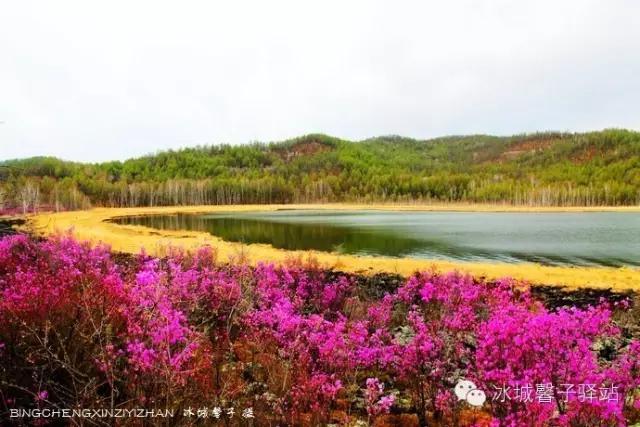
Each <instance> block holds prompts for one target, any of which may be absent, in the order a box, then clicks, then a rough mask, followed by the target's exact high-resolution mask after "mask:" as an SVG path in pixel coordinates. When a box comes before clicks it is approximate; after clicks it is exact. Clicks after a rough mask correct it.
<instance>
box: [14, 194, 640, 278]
mask: <svg viewBox="0 0 640 427" xmlns="http://www.w3.org/2000/svg"><path fill="white" fill-rule="evenodd" d="M277 209H333V210H335V209H345V210H348V209H380V210H414V211H419V210H422V211H425V210H429V211H435V210H438V211H486V212H490V211H494V212H498V211H509V212H523V211H527V212H533V211H539V212H557V211H562V212H577V211H639V209H638V208H637V207H620V208H619V207H611V208H535V209H533V208H522V207H509V206H488V205H348V204H314V205H238V206H188V207H154V208H97V209H92V210H87V211H73V212H60V213H42V214H37V215H32V216H30V217H29V218H28V221H27V226H26V227H27V228H28V229H29V230H30V231H32V232H34V233H36V234H40V235H50V234H53V233H57V232H66V231H69V230H71V232H72V233H73V234H74V235H75V236H76V237H77V238H79V239H82V240H89V241H91V242H93V243H99V242H101V243H106V244H108V245H110V246H111V247H112V248H113V249H114V250H117V251H123V252H129V253H138V252H139V251H140V250H141V249H142V248H144V249H145V250H146V251H147V252H148V253H150V254H155V255H162V254H164V253H166V249H167V248H168V247H170V246H172V247H182V248H184V249H187V250H190V249H194V248H197V247H200V246H202V245H211V246H213V247H215V248H217V251H218V254H219V257H220V259H223V260H224V259H229V258H230V257H237V256H239V255H242V256H244V257H246V258H247V259H248V260H249V261H250V262H251V263H254V264H255V263H256V262H259V261H266V262H282V261H284V260H286V259H287V258H292V257H305V258H306V257H309V256H311V257H313V258H315V259H317V260H318V262H319V263H320V264H321V265H323V266H326V267H332V268H336V269H339V270H342V271H348V272H358V273H367V274H370V273H376V272H392V273H399V274H403V275H408V274H411V273H413V272H415V271H416V270H425V269H431V268H435V269H437V270H439V271H446V270H454V269H456V270H460V271H465V272H469V273H471V274H473V275H475V276H481V277H487V278H490V279H492V278H499V277H507V276H509V277H514V278H516V279H521V280H525V281H528V282H530V283H534V284H550V285H564V286H568V287H594V288H613V289H616V290H626V289H634V290H640V269H638V268H628V267H625V268H608V267H602V268H600V267H588V268H587V267H549V266H541V265H538V264H534V263H521V264H508V263H497V262H496V263H488V262H484V263H466V262H451V261H442V260H416V259H392V258H383V257H366V256H353V255H340V254H335V253H328V252H318V251H305V252H303V251H286V250H281V249H276V248H273V247H272V246H270V245H262V244H251V245H243V244H240V243H231V242H225V241H223V240H221V239H220V238H218V237H215V236H212V235H210V234H208V233H204V232H196V231H167V230H155V229H151V228H147V227H141V226H131V225H116V224H113V223H109V222H105V220H108V219H110V218H114V217H118V216H126V215H143V214H171V213H178V212H182V213H199V212H223V211H224V212H246V211H256V210H263V211H273V210H277Z"/></svg>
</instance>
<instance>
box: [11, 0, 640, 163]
mask: <svg viewBox="0 0 640 427" xmlns="http://www.w3.org/2000/svg"><path fill="white" fill-rule="evenodd" d="M639 17H640V2H638V1H632V0H630V1H619V0H609V1H604V0H602V1H590V0H575V1H573V0H562V1H559V0H553V1H547V0H537V1H526V2H524V1H501V0H496V1H483V0H468V1H458V0H453V1H451V0H450V1H444V0H443V1H405V0H394V1H376V0H364V1H359V0H341V1H334V0H322V1H314V2H311V1H303V0H291V1H280V0H270V1H264V0H256V1H246V0H234V1H231V0H229V1H211V0H210V1H195V0H187V1H177V0H176V1H170V2H169V1H161V0H154V1H141V0H136V1H130V0H129V1H118V0H110V1H102V2H98V1H87V0H82V1H67V0H57V1H55V2H48V1H30V0H20V1H13V2H5V3H4V4H3V5H2V10H1V12H0V160H2V159H10V158H20V157H30V156H35V155H53V156H57V157H60V158H63V159H67V160H77V161H91V162H97V161H105V160H123V159H126V158H130V157H136V156H140V155H144V154H149V153H154V152H157V151H160V150H167V149H172V148H173V149H175V148H180V147H185V146H194V145H202V144H216V143H230V144H240V143H247V142H251V141H277V140H282V139H287V138H291V137H295V136H300V135H303V134H308V133H316V132H321V133H326V134H330V135H333V136H337V137H341V138H346V139H352V140H360V139H365V138H368V137H373V136H380V135H391V134H395V135H403V136H408V137H414V138H420V139H422V138H430V137H437V136H443V135H451V134H456V135H460V134H472V133H483V134H496V135H509V134H515V133H523V132H534V131H543V130H559V131H587V130H598V129H603V128H610V127H619V128H630V129H636V130H640V25H638V18H639Z"/></svg>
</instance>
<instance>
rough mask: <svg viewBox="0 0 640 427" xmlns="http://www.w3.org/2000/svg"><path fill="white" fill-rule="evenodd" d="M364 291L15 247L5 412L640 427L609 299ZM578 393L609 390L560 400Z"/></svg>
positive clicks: (33, 244)
mask: <svg viewBox="0 0 640 427" xmlns="http://www.w3.org/2000/svg"><path fill="white" fill-rule="evenodd" d="M356 279H357V278H355V277H353V276H348V275H344V274H338V273H334V272H331V271H324V270H322V269H319V268H317V267H309V266H305V265H303V264H301V263H289V264H288V265H284V266H274V265H271V264H259V265H257V266H256V267H254V268H251V267H248V266H247V265H244V264H221V263H218V262H217V261H216V256H215V252H214V251H213V250H211V249H210V248H203V249H201V250H199V251H197V252H196V253H193V254H189V253H183V252H179V251H174V252H172V253H170V254H169V255H168V256H167V257H165V258H162V259H157V258H153V257H149V256H146V255H144V254H141V255H139V256H138V257H123V256H121V255H115V254H112V253H111V252H110V251H109V249H108V248H107V247H104V246H97V247H92V246H90V245H88V244H85V243H79V242H77V241H75V240H73V239H72V238H70V237H67V236H60V237H58V238H55V239H50V240H46V241H35V240H33V239H31V238H29V237H26V236H21V235H17V236H12V237H6V238H4V239H3V240H0V357H1V358H2V359H1V360H2V363H1V364H0V381H1V382H0V385H1V386H2V387H1V390H2V393H0V399H2V404H3V407H4V408H12V407H22V408H28V407H44V406H46V405H53V406H56V407H67V408H76V407H78V408H115V407H141V406H142V407H149V408H159V407H162V408H173V409H177V410H181V409H182V408H186V407H189V406H194V407H195V406H203V405H204V406H206V405H207V404H208V405H209V406H213V405H227V406H229V405H234V406H237V407H243V406H244V407H252V408H253V410H254V412H255V413H256V416H257V417H258V418H257V419H256V423H257V424H258V425H262V424H264V425H270V424H272V425H275V424H280V425H300V424H307V425H316V424H322V423H328V422H336V423H348V422H355V421H356V420H357V419H361V420H366V419H368V420H370V421H372V420H375V419H376V418H380V417H384V416H390V415H387V414H401V413H404V414H407V413H413V414H416V415H417V417H418V419H419V420H420V422H421V423H422V424H427V423H434V424H437V423H440V424H441V425H471V424H473V423H474V422H476V423H477V422H478V421H477V420H490V421H488V423H489V424H490V425H494V426H520V425H530V426H546V425H560V426H573V425H579V426H583V425H599V426H600V425H607V426H608V425H612V426H613V425H626V424H627V423H629V421H631V420H637V419H638V410H639V409H640V404H639V403H638V402H639V401H640V399H639V396H638V390H639V387H640V342H638V341H637V340H633V339H632V338H630V333H629V331H627V330H626V328H625V327H624V326H621V325H619V324H618V322H617V321H616V320H615V316H616V313H615V312H614V308H613V307H609V306H608V305H607V304H606V303H602V304H600V305H597V306H593V307H588V308H584V309H578V308H561V309H558V310H554V311H550V310H548V309H547V308H545V307H544V306H543V305H542V304H541V303H540V302H538V301H537V300H535V299H534V298H533V297H532V296H531V294H530V293H529V290H528V288H527V287H526V286H524V285H522V284H519V283H516V282H514V281H512V280H508V279H505V280H500V281H497V282H484V281H480V280H475V279H474V278H472V277H469V276H465V275H461V274H458V273H450V274H436V273H434V272H423V273H420V274H416V275H414V276H412V277H410V278H408V279H407V280H406V281H404V283H402V284H400V286H398V287H389V288H387V289H385V290H384V291H382V290H381V289H375V290H373V291H372V290H371V289H367V288H366V287H364V286H360V285H359V283H360V282H359V281H358V280H356ZM615 310H616V312H618V311H619V312H622V313H623V315H624V314H625V313H629V312H630V311H629V310H631V308H630V307H629V306H628V305H624V304H621V306H620V307H619V308H615ZM462 378H464V379H468V380H471V381H473V383H474V384H475V385H476V386H477V387H478V388H479V389H481V390H484V391H485V392H486V394H487V396H488V399H487V402H486V403H485V404H484V406H483V407H482V408H472V407H471V406H470V405H469V404H468V403H467V402H465V401H463V400H458V399H457V398H456V396H455V395H454V394H453V393H452V391H453V388H454V386H455V384H456V382H457V381H458V380H460V379H462ZM568 384H575V385H576V387H577V385H578V384H581V385H587V384H588V385H594V386H597V389H598V391H599V394H600V393H602V391H601V390H609V391H610V394H609V395H608V398H607V399H600V398H591V399H585V398H583V397H584V390H582V391H581V392H579V391H578V390H575V391H574V392H568V391H566V396H565V397H566V398H565V399H561V398H560V396H559V395H558V390H559V389H561V387H563V386H565V385H568ZM528 385H532V386H533V387H534V388H535V387H536V386H538V387H541V386H544V388H545V390H547V389H548V390H551V391H552V393H551V395H550V396H551V397H552V399H550V400H549V401H541V400H540V399H536V392H537V391H540V390H535V389H533V390H532V389H531V388H529V386H528ZM614 391H615V393H616V394H617V396H618V399H612V398H611V397H612V396H613V392H614ZM509 393H511V395H510V396H509ZM581 393H582V394H581ZM469 414H471V415H472V416H471V417H469ZM474 417H475V418H474ZM469 419H471V420H472V421H469ZM473 419H475V420H476V421H473ZM187 421H188V420H185V423H186V422H187ZM176 422H178V421H176ZM489 424H487V425H489Z"/></svg>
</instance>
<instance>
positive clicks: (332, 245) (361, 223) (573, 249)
mask: <svg viewBox="0 0 640 427" xmlns="http://www.w3.org/2000/svg"><path fill="white" fill-rule="evenodd" d="M113 221H114V222H116V223H120V224H133V225H143V226H147V227H152V228H156V229H166V230H196V231H206V232H209V233H211V234H213V235H215V236H218V237H220V238H222V239H224V240H227V241H232V242H243V243H247V244H250V243H264V244H270V245H272V246H274V247H276V248H281V249H288V250H310V249H314V250H320V251H331V252H339V253H345V254H360V255H381V256H391V257H415V258H435V259H455V260H463V261H503V262H521V261H533V262H538V263H542V264H547V265H567V264H568V265H607V266H622V265H636V266H637V265H639V262H638V254H640V234H639V230H640V215H638V214H619V213H618V214H616V213H613V214H612V213H583V214H566V213H545V214H522V213H464V212H463V213H461V212H456V213H451V212H417V213H409V212H375V211H351V212H327V211H280V212H267V213H260V212H257V213H236V214H207V215H193V214H176V215H147V216H131V217H122V218H117V219H114V220H113Z"/></svg>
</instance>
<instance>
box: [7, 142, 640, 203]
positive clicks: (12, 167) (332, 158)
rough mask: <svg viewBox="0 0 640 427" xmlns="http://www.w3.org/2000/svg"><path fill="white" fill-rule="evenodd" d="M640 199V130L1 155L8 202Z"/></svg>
mask: <svg viewBox="0 0 640 427" xmlns="http://www.w3.org/2000/svg"><path fill="white" fill-rule="evenodd" d="M340 201H349V202H365V203H366V202H375V201H380V202H390V201H394V202H407V201H420V202H477V203H508V204H514V205H538V206H551V205H561V206H571V205H580V206H594V205H637V204H639V203H640V133H638V132H632V131H627V130H605V131H601V132H592V133H583V134H573V133H537V134H527V135H517V136H512V137H495V136H486V135H473V136H451V137H446V138H438V139H432V140H424V141H420V140H413V139H408V138H402V137H395V136H393V137H380V138H373V139H369V140H365V141H359V142H352V141H345V140H341V139H338V138H333V137H329V136H326V135H307V136H303V137H300V138H296V139H293V140H288V141H283V142H279V143H269V144H258V143H254V144H250V145H239V146H230V145H215V146H204V147H195V148H188V149H182V150H177V151H166V152H160V153H157V154H153V155H148V156H144V157H140V158H136V159H131V160H127V161H124V162H117V161H116V162H105V163H100V164H82V163H74V162H66V161H62V160H59V159H55V158H50V157H37V158H30V159H22V160H9V161H4V162H0V204H1V205H0V207H1V206H4V207H5V208H17V209H20V210H22V209H24V210H32V209H34V206H41V207H42V206H47V207H49V208H52V209H77V208H86V207H90V206H156V205H183V204H231V203H291V202H301V203H306V202H340Z"/></svg>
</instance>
